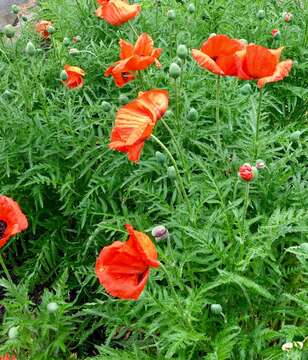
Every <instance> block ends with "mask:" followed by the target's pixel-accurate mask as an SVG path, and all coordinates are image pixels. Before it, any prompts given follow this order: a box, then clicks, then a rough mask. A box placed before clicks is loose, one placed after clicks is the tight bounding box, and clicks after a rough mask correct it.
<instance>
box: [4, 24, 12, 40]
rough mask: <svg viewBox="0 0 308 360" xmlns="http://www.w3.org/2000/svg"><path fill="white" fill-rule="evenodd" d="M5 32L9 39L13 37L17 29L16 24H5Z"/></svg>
mask: <svg viewBox="0 0 308 360" xmlns="http://www.w3.org/2000/svg"><path fill="white" fill-rule="evenodd" d="M3 32H4V35H5V36H6V37H7V38H9V39H12V38H13V37H14V35H15V29H14V26H12V25H10V24H8V25H5V26H4V28H3Z"/></svg>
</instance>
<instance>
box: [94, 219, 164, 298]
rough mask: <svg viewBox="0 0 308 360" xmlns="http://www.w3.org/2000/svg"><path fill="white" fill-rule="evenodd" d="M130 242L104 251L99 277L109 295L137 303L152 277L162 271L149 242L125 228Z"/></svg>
mask: <svg viewBox="0 0 308 360" xmlns="http://www.w3.org/2000/svg"><path fill="white" fill-rule="evenodd" d="M125 227H126V229H127V231H128V233H129V239H128V240H127V241H126V242H121V241H115V242H114V243H113V244H112V245H110V246H106V247H104V248H103V249H102V251H101V252H100V254H99V257H98V259H97V261H96V268H95V271H96V276H97V277H98V279H99V282H100V283H101V284H102V285H103V286H104V288H105V289H106V291H107V293H108V294H110V295H112V296H116V297H118V298H120V299H126V300H138V298H139V297H140V295H141V293H142V291H143V289H144V287H145V285H146V283H147V281H148V278H149V274H150V267H154V268H157V267H159V261H158V260H157V252H156V249H155V246H154V244H153V243H152V241H151V240H150V238H149V237H148V236H147V235H145V234H144V233H142V232H139V231H136V230H134V229H133V227H132V226H131V225H128V224H126V225H125Z"/></svg>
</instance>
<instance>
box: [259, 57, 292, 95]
mask: <svg viewBox="0 0 308 360" xmlns="http://www.w3.org/2000/svg"><path fill="white" fill-rule="evenodd" d="M292 64H293V61H292V60H285V61H282V62H280V63H278V65H277V66H276V70H275V72H274V74H273V75H271V76H267V77H264V78H261V79H259V80H258V88H259V89H260V88H262V87H263V86H264V85H265V84H267V83H271V82H276V81H280V80H283V79H284V78H285V77H286V76H288V74H289V72H290V70H291V68H292Z"/></svg>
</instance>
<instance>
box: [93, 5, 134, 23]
mask: <svg viewBox="0 0 308 360" xmlns="http://www.w3.org/2000/svg"><path fill="white" fill-rule="evenodd" d="M140 11H141V6H140V5H139V4H133V5H130V4H128V3H126V2H124V1H122V0H110V1H109V2H108V3H107V4H106V5H103V6H101V7H99V8H98V9H97V10H96V15H97V16H99V17H101V18H103V19H104V20H105V21H107V22H108V23H109V24H111V25H114V26H119V25H122V24H124V23H126V22H127V21H129V20H131V19H133V18H134V17H135V16H137V15H138V14H139V13H140Z"/></svg>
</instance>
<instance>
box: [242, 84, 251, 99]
mask: <svg viewBox="0 0 308 360" xmlns="http://www.w3.org/2000/svg"><path fill="white" fill-rule="evenodd" d="M251 90H252V89H251V85H250V84H249V83H246V84H244V85H243V86H241V87H240V94H241V95H244V96H245V95H249V94H251Z"/></svg>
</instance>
